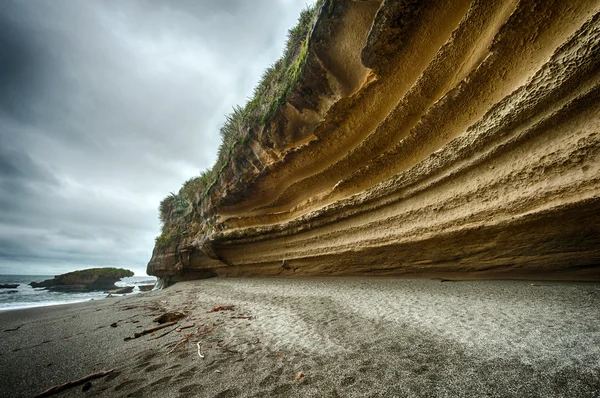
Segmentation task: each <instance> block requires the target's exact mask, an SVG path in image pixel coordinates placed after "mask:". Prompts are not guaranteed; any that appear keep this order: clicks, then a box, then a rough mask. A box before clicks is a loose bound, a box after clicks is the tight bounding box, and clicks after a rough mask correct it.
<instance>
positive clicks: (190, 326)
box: [175, 323, 196, 332]
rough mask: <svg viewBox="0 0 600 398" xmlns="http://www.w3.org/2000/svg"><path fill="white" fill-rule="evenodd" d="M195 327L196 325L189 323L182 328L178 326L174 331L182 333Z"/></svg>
mask: <svg viewBox="0 0 600 398" xmlns="http://www.w3.org/2000/svg"><path fill="white" fill-rule="evenodd" d="M195 325H196V324H194V323H190V324H189V325H183V326H180V327H178V328H177V329H175V330H177V331H178V332H181V331H182V330H184V329H189V328H193V327H194V326H195Z"/></svg>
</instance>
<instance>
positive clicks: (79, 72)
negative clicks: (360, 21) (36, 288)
mask: <svg viewBox="0 0 600 398" xmlns="http://www.w3.org/2000/svg"><path fill="white" fill-rule="evenodd" d="M305 6H306V1H304V0H268V1H267V0H253V1H247V0H230V1H226V0H205V1H201V0H194V1H192V0H180V1H152V0H130V1H125V2H123V1H117V0H114V1H100V0H98V1H72V0H31V1H16V0H15V1H12V0H4V1H3V2H2V3H1V4H0V143H1V144H0V273H27V274H32V273H38V274H53V273H58V272H64V271H68V270H73V269H77V268H82V267H87V266H122V267H127V268H130V269H133V270H134V271H136V273H138V274H139V273H143V271H144V270H145V264H146V262H147V261H148V259H149V258H150V255H151V251H152V247H153V243H154V237H155V236H156V235H157V234H158V233H159V222H158V218H157V207H158V204H159V202H160V200H161V199H162V198H163V197H164V196H166V195H167V194H168V193H169V192H170V191H177V190H178V189H179V187H180V186H181V184H182V183H183V182H184V181H185V180H186V179H188V178H190V177H193V176H195V175H198V174H199V172H200V171H202V170H204V169H206V168H208V167H210V166H211V165H212V164H213V162H214V159H215V157H216V150H217V147H218V145H219V142H220V138H219V134H218V130H219V127H220V125H221V124H222V123H223V121H224V115H225V114H226V113H228V112H229V111H230V110H231V108H232V107H233V106H234V105H237V104H243V103H244V102H245V101H246V99H247V97H249V96H250V95H251V93H252V89H253V87H254V86H255V85H256V83H257V82H258V79H259V78H260V75H261V74H262V71H263V70H264V69H265V68H266V67H267V66H268V65H269V64H271V63H273V62H274V61H275V60H276V59H277V58H278V57H279V56H280V55H281V52H282V51H283V45H284V43H285V39H286V31H287V29H289V28H290V27H292V26H293V25H294V24H295V22H296V20H297V18H298V15H299V13H300V11H301V9H302V8H304V7H305Z"/></svg>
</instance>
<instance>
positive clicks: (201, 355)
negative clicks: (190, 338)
mask: <svg viewBox="0 0 600 398" xmlns="http://www.w3.org/2000/svg"><path fill="white" fill-rule="evenodd" d="M196 345H197V346H198V356H199V357H200V358H202V359H204V355H203V354H202V353H201V352H200V342H198V343H196Z"/></svg>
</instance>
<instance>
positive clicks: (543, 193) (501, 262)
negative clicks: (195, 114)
mask: <svg viewBox="0 0 600 398" xmlns="http://www.w3.org/2000/svg"><path fill="white" fill-rule="evenodd" d="M599 98H600V1H597V0H593V1H590V0H572V1H568V2H565V1H548V0H544V1H541V0H540V1H534V0H527V1H506V0H505V1H472V2H471V1H461V0H451V1H442V0H440V1H415V0H413V1H408V0H407V1H401V0H396V1H392V0H384V1H379V0H365V1H358V0H356V1H351V0H346V1H341V0H339V1H334V0H332V1H329V0H327V1H320V2H318V3H317V5H316V6H315V7H314V8H313V9H310V10H307V11H305V12H304V13H303V14H302V17H301V19H300V22H299V25H298V27H296V28H294V29H293V30H292V31H290V40H289V42H288V49H287V50H286V53H285V54H284V56H283V57H282V59H281V60H279V61H278V62H277V63H276V64H274V65H273V67H272V68H270V69H269V70H268V71H267V72H266V73H265V76H264V78H263V81H262V82H261V83H260V84H259V86H258V87H257V89H256V92H255V96H254V98H253V99H252V100H251V101H250V102H249V103H248V104H246V106H245V107H244V108H238V109H236V110H235V111H234V113H233V114H232V115H231V116H230V117H229V119H228V120H227V123H226V124H225V126H224V127H223V129H222V130H221V134H222V135H223V138H224V141H223V145H222V147H221V148H220V151H219V161H218V162H217V164H216V165H215V167H213V169H212V170H210V171H208V172H206V173H205V174H203V175H202V176H200V177H197V178H194V179H191V180H190V181H188V182H187V183H186V184H185V185H184V187H183V188H182V189H181V191H180V192H179V193H177V194H172V195H171V196H169V197H168V198H167V199H165V201H163V203H162V204H161V218H162V220H163V223H164V226H163V233H162V235H161V236H160V237H159V238H157V243H156V247H155V249H154V252H153V255H152V259H151V260H150V262H149V264H148V273H149V274H152V275H157V276H159V277H169V278H172V279H174V280H177V279H188V278H196V277H202V276H205V275H221V276H235V275H237V276H340V275H372V276H384V275H407V274H408V275H422V276H440V277H447V276H448V275H453V274H455V273H461V275H462V276H463V277H509V278H526V277H537V278H544V279H554V278H556V279H560V278H570V279H600V157H599V156H600V107H599V104H600V102H599Z"/></svg>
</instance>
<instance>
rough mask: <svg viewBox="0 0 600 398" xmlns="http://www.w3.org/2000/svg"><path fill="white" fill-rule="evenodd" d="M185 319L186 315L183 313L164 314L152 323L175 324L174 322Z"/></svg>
mask: <svg viewBox="0 0 600 398" xmlns="http://www.w3.org/2000/svg"><path fill="white" fill-rule="evenodd" d="M185 317H186V314H184V313H183V312H178V311H174V312H165V313H164V314H162V315H160V316H158V317H156V318H154V319H153V320H152V322H158V323H167V322H175V321H178V320H180V319H181V318H185Z"/></svg>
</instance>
